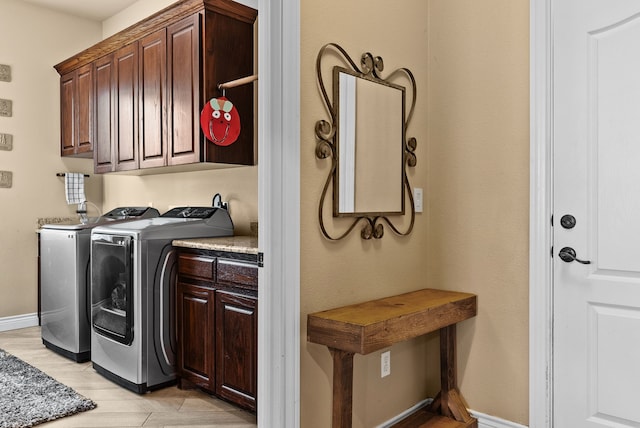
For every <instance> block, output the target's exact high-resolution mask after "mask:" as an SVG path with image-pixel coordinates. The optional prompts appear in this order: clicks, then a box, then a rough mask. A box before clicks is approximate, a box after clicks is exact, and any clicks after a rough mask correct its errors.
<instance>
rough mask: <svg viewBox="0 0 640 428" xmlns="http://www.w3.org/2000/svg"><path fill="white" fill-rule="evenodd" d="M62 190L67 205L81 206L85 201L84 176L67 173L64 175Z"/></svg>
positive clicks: (76, 173)
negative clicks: (64, 193)
mask: <svg viewBox="0 0 640 428" xmlns="http://www.w3.org/2000/svg"><path fill="white" fill-rule="evenodd" d="M64 188H65V191H66V193H67V204H69V205H71V204H81V203H83V202H85V201H86V200H87V198H86V197H85V196H84V174H81V173H78V172H67V173H66V174H65V175H64Z"/></svg>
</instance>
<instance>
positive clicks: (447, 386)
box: [429, 324, 475, 426]
mask: <svg viewBox="0 0 640 428" xmlns="http://www.w3.org/2000/svg"><path fill="white" fill-rule="evenodd" d="M467 407H468V406H467V403H466V402H465V400H464V398H463V397H462V394H460V391H458V370H457V363H456V325H455V324H453V325H450V326H448V327H443V328H441V329H440V393H439V394H438V396H437V397H436V399H435V400H434V401H433V403H431V405H430V407H429V411H431V412H433V413H438V414H440V415H442V416H446V417H449V418H452V419H455V420H456V421H458V422H463V423H465V424H466V423H472V421H475V419H474V418H473V417H472V416H471V415H470V414H469V412H468V410H467ZM471 426H473V425H471Z"/></svg>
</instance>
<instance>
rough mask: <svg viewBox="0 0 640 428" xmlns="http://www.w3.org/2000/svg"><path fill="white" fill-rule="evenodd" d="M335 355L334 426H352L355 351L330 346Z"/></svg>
mask: <svg viewBox="0 0 640 428" xmlns="http://www.w3.org/2000/svg"><path fill="white" fill-rule="evenodd" d="M329 351H330V352H331V356H332V357H333V420H332V427H333V428H351V424H352V421H353V417H352V414H351V412H352V402H353V352H346V351H341V350H339V349H334V348H329Z"/></svg>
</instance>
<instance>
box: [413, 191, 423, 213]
mask: <svg viewBox="0 0 640 428" xmlns="http://www.w3.org/2000/svg"><path fill="white" fill-rule="evenodd" d="M413 206H414V207H415V209H416V212H417V213H421V212H422V189H421V188H419V187H416V188H415V189H413Z"/></svg>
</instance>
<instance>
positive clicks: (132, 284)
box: [91, 207, 233, 393]
mask: <svg viewBox="0 0 640 428" xmlns="http://www.w3.org/2000/svg"><path fill="white" fill-rule="evenodd" d="M231 235H233V223H232V221H231V218H230V217H229V214H228V213H227V211H226V210H225V209H223V208H213V207H180V208H175V209H172V210H170V211H168V212H166V213H165V214H163V215H162V216H160V217H157V218H152V219H148V220H139V221H134V222H129V223H123V224H118V225H107V226H100V227H96V228H94V229H93V231H92V233H91V274H92V277H91V320H92V324H91V325H92V329H91V361H92V362H93V367H94V368H95V369H96V371H97V372H98V373H100V374H102V375H103V376H105V377H106V378H108V379H110V380H112V381H113V382H115V383H117V384H119V385H121V386H124V387H126V388H128V389H130V390H132V391H135V392H137V393H143V392H146V391H148V390H152V389H157V388H160V387H163V386H166V385H170V384H173V383H175V352H176V345H175V330H174V325H175V297H174V294H175V288H174V287H175V279H176V274H177V255H176V254H177V251H176V250H175V249H174V248H173V247H172V245H171V242H172V241H173V240H174V239H184V238H198V237H216V236H231Z"/></svg>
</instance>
